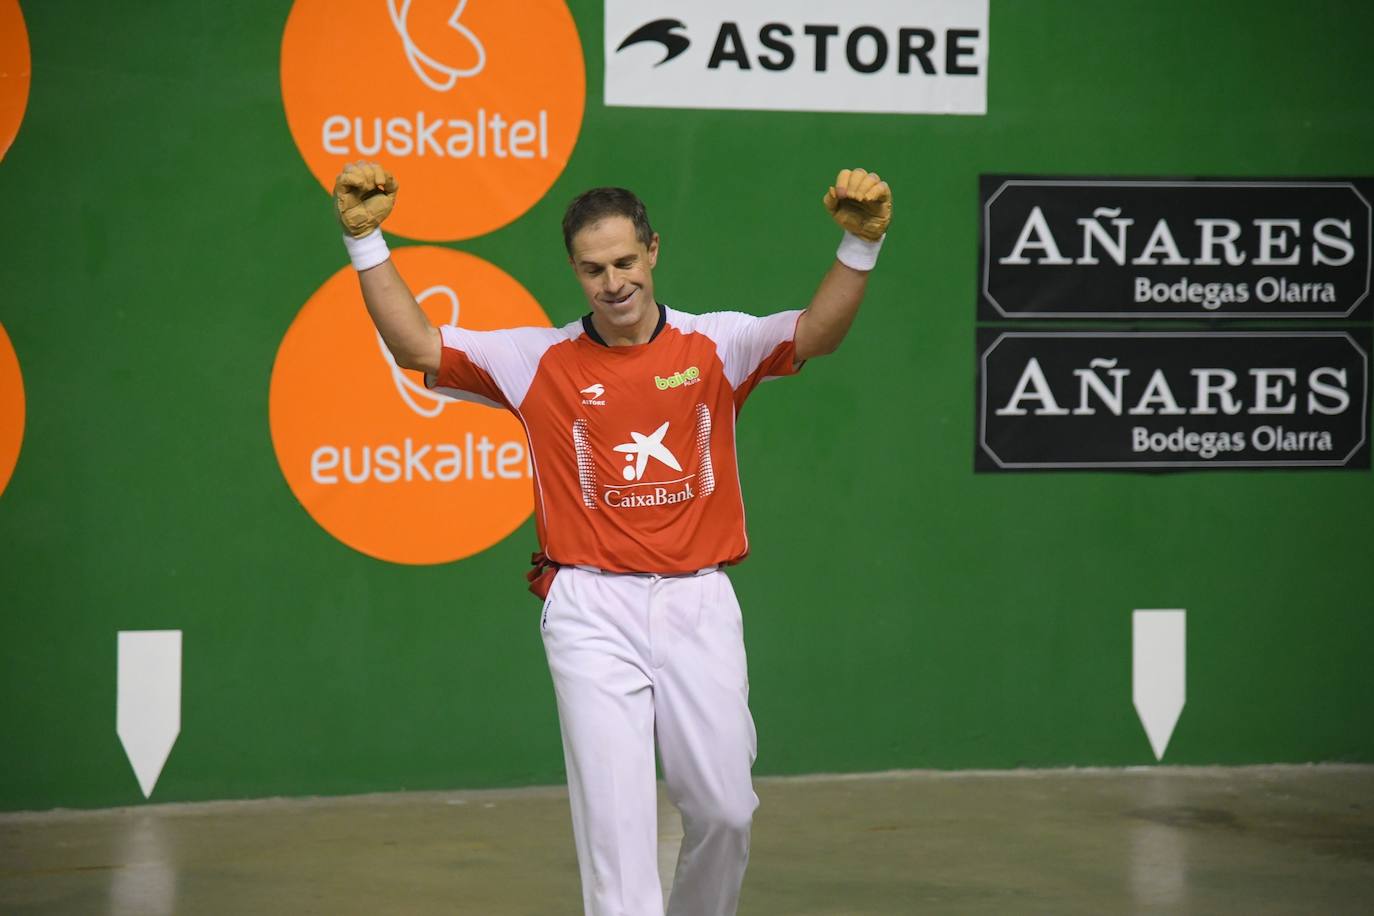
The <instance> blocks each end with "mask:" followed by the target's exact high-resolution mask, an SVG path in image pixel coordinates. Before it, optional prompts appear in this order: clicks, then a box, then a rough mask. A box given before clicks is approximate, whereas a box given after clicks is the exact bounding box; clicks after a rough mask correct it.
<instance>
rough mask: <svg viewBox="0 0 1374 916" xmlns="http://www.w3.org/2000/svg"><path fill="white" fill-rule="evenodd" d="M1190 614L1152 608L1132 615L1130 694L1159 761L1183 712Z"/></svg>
mask: <svg viewBox="0 0 1374 916" xmlns="http://www.w3.org/2000/svg"><path fill="white" fill-rule="evenodd" d="M1187 613H1188V612H1187V611H1182V610H1168V611H1154V610H1151V611H1135V612H1134V613H1133V614H1132V615H1131V629H1132V634H1131V645H1132V655H1133V658H1132V664H1131V697H1132V701H1133V702H1134V703H1135V711H1136V715H1138V716H1140V724H1141V725H1144V726H1145V734H1146V736H1147V737H1148V738H1149V739H1150V747H1151V748H1153V749H1154V752H1155V759H1156V760H1162V759H1163V758H1164V749H1165V748H1167V747H1168V746H1169V739H1170V738H1171V737H1172V736H1173V734H1174V726H1175V725H1177V724H1178V716H1179V714H1180V713H1181V712H1183V700H1184V678H1185V674H1184V671H1185V668H1186V657H1185V654H1184V629H1185V617H1186V615H1187Z"/></svg>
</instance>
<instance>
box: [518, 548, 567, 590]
mask: <svg viewBox="0 0 1374 916" xmlns="http://www.w3.org/2000/svg"><path fill="white" fill-rule="evenodd" d="M530 563H531V564H533V566H534V568H533V569H531V570H530V571H529V572H527V573H525V579H526V580H527V581H528V582H529V583H530V591H531V592H533V593H534V595H535V596H536V597H538V598H539V600H540V601H544V600H546V599H547V598H548V597H549V589H551V588H553V577H554V576H556V575H558V569H559V566H558V564H557V563H555V562H554V561H553V560H550V559H549V558H548V557H546V556H545V555H544V554H543V553H534V554H530Z"/></svg>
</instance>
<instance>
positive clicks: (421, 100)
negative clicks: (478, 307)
mask: <svg viewBox="0 0 1374 916" xmlns="http://www.w3.org/2000/svg"><path fill="white" fill-rule="evenodd" d="M362 23H376V24H379V27H375V26H374V27H372V28H367V27H364V28H362V29H361V30H360V24H362ZM360 36H361V37H360ZM360 42H361V44H360ZM583 67H584V65H583V60H582V45H581V42H580V41H579V39H578V36H577V28H576V25H575V23H574V22H573V18H572V14H571V13H569V11H568V8H567V6H566V5H565V4H564V3H563V2H561V0H528V2H524V3H521V4H520V5H519V8H518V12H516V11H514V10H513V9H512V7H511V6H510V5H509V4H505V3H501V2H498V0H334V2H330V3H325V2H323V0H297V2H296V4H295V6H294V7H292V10H291V15H290V16H289V17H288V19H287V22H286V30H285V32H284V34H283V36H282V54H281V84H282V103H283V106H284V108H285V110H286V120H287V124H288V126H289V127H290V129H291V135H292V137H293V138H294V139H295V141H296V145H297V147H298V148H299V149H300V151H301V155H302V156H304V158H305V161H306V164H307V165H308V166H309V167H310V171H311V172H312V173H314V175H315V177H316V178H317V179H319V181H320V183H321V184H323V185H325V186H326V187H332V186H333V182H334V177H335V175H337V174H338V172H339V170H340V169H341V168H342V167H343V165H344V164H345V163H346V162H350V161H354V160H358V159H376V160H378V161H380V162H382V163H383V164H384V165H385V166H387V167H388V168H389V169H391V170H392V171H394V172H396V174H397V175H398V176H399V178H400V180H401V185H402V188H401V197H400V202H399V204H398V206H397V208H396V211H395V213H394V214H393V215H392V216H391V218H390V219H389V220H388V221H387V229H388V230H389V231H392V232H395V233H397V234H399V235H404V236H410V237H412V238H420V239H429V240H436V241H437V240H452V239H462V238H471V237H472V236H475V235H481V234H483V233H486V232H490V231H492V230H494V229H498V228H500V227H501V226H504V225H506V224H507V223H509V222H511V221H512V220H514V219H516V218H518V217H519V216H520V215H521V214H523V213H524V212H525V211H526V210H528V209H529V208H530V207H531V206H533V205H534V204H535V203H536V202H537V201H538V200H539V199H540V198H541V197H543V196H544V194H545V193H547V191H548V190H549V188H550V187H551V186H552V185H553V183H554V181H555V180H556V179H557V178H558V176H559V175H560V174H561V173H562V171H563V168H564V167H565V166H566V165H567V162H568V158H569V156H571V154H572V150H573V146H574V145H575V144H576V142H577V135H578V132H579V131H580V130H581V126H582V112H583V106H584V103H585V99H586V81H585V75H584V71H583Z"/></svg>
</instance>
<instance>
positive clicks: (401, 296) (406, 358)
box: [358, 258, 443, 373]
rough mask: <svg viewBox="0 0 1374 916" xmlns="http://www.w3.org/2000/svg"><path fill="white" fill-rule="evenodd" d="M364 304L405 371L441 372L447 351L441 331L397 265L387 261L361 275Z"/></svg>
mask: <svg viewBox="0 0 1374 916" xmlns="http://www.w3.org/2000/svg"><path fill="white" fill-rule="evenodd" d="M358 283H359V284H360V285H361V286H362V288H363V303H364V304H366V305H367V313H368V315H370V316H372V323H373V324H375V325H376V326H377V331H378V332H379V333H380V334H381V335H382V340H383V341H384V342H385V343H386V348H387V349H388V350H390V351H391V355H392V356H393V357H395V359H396V365H398V366H400V367H401V368H402V369H419V370H420V371H421V372H427V373H428V372H438V371H439V357H440V353H441V351H442V349H443V345H442V344H441V343H440V338H439V329H438V328H436V327H435V326H434V325H432V324H430V323H429V317H428V316H427V315H425V313H424V310H423V309H421V308H420V306H419V304H418V303H417V302H416V301H415V297H414V296H412V295H411V294H410V289H409V288H408V287H407V286H406V283H405V281H404V280H402V279H401V272H400V271H398V270H397V269H396V264H395V262H393V261H392V260H391V258H387V259H386V260H385V261H383V262H382V263H380V264H378V265H377V266H376V267H369V268H368V269H367V270H360V271H358Z"/></svg>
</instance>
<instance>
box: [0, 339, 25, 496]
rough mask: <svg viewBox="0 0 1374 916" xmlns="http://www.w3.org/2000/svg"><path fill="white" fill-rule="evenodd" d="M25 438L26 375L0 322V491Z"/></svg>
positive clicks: (10, 472) (8, 478)
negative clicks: (20, 369)
mask: <svg viewBox="0 0 1374 916" xmlns="http://www.w3.org/2000/svg"><path fill="white" fill-rule="evenodd" d="M23 441H24V379H23V377H22V376H21V375H20V374H19V358H18V357H17V356H15V355H14V347H13V346H11V345H10V338H9V335H8V334H6V333H5V326H4V325H0V493H3V492H5V486H6V484H8V483H9V482H10V475H11V474H13V473H14V466H15V464H16V463H18V461H19V446H20V445H21V444H22V443H23Z"/></svg>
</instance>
